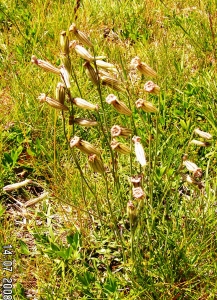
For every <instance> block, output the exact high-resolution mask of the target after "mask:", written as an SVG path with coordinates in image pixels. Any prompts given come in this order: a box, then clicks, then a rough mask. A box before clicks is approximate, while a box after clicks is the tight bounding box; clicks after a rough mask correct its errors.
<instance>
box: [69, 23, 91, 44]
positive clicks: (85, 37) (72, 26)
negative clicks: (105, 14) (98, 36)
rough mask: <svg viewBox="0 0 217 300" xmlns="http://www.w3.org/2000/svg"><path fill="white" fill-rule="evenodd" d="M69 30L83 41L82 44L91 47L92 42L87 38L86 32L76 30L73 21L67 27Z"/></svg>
mask: <svg viewBox="0 0 217 300" xmlns="http://www.w3.org/2000/svg"><path fill="white" fill-rule="evenodd" d="M69 32H72V33H73V34H74V35H75V36H76V38H77V39H78V40H79V41H80V42H81V43H83V44H84V45H86V46H88V47H93V44H92V43H91V41H90V40H89V39H88V38H87V36H86V34H85V33H83V32H82V31H80V30H78V29H77V27H76V25H75V23H73V24H72V25H71V26H70V27H69Z"/></svg>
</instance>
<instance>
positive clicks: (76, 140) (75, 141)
mask: <svg viewBox="0 0 217 300" xmlns="http://www.w3.org/2000/svg"><path fill="white" fill-rule="evenodd" d="M70 147H71V148H73V147H77V148H78V149H79V150H81V151H82V152H83V153H86V154H96V155H98V156H100V151H99V150H98V149H97V148H96V147H95V146H93V145H92V144H90V143H89V142H87V141H84V140H82V139H81V138H80V137H78V136H74V137H73V138H72V139H71V141H70Z"/></svg>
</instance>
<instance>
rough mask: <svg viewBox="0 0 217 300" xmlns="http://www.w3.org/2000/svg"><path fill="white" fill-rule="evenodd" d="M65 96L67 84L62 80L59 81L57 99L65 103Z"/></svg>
mask: <svg viewBox="0 0 217 300" xmlns="http://www.w3.org/2000/svg"><path fill="white" fill-rule="evenodd" d="M65 96H66V88H65V85H64V84H63V83H62V82H58V84H57V87H56V99H57V100H58V101H59V102H60V103H62V104H64V102H65Z"/></svg>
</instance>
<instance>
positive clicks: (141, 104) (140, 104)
mask: <svg viewBox="0 0 217 300" xmlns="http://www.w3.org/2000/svg"><path fill="white" fill-rule="evenodd" d="M135 105H136V107H137V108H141V109H142V110H144V111H145V112H152V113H156V112H158V109H157V108H156V107H155V106H154V105H153V104H152V103H151V102H149V101H146V100H143V99H138V100H137V101H136V102H135Z"/></svg>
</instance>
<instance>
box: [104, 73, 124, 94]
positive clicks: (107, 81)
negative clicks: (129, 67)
mask: <svg viewBox="0 0 217 300" xmlns="http://www.w3.org/2000/svg"><path fill="white" fill-rule="evenodd" d="M99 77H100V79H101V81H102V85H106V86H109V87H110V88H112V89H113V90H115V91H118V92H124V91H125V89H124V87H123V86H122V83H121V81H119V80H117V79H115V78H113V77H110V76H105V75H100V74H99Z"/></svg>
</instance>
